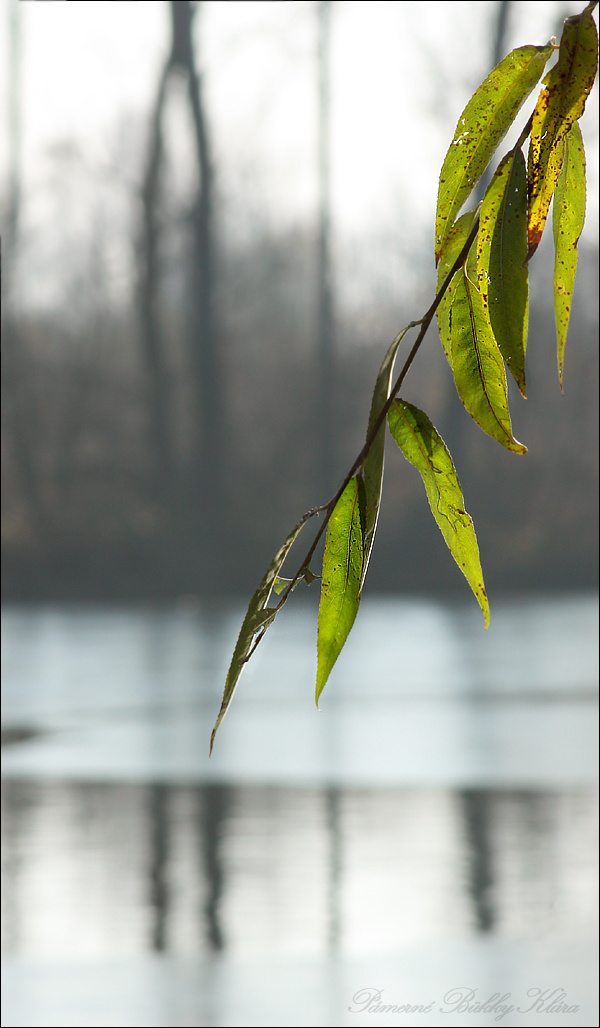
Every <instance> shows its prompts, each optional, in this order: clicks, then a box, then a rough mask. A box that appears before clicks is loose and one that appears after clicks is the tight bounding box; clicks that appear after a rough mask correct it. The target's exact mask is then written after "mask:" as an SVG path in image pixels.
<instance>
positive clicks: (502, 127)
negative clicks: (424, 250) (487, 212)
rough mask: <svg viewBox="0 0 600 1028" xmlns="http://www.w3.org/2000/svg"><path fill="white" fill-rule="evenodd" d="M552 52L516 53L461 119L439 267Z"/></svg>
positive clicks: (448, 169)
mask: <svg viewBox="0 0 600 1028" xmlns="http://www.w3.org/2000/svg"><path fill="white" fill-rule="evenodd" d="M551 53H552V48H551V47H550V46H543V47H538V46H523V47H519V48H518V49H517V50H513V51H512V53H510V54H508V56H507V57H505V58H504V60H502V61H501V62H500V64H498V65H497V66H496V67H495V68H494V70H493V71H492V72H490V74H489V75H488V77H487V78H486V80H485V82H483V83H482V84H481V85H480V86H479V89H478V90H477V91H476V92H475V93H474V94H473V96H472V97H471V99H470V100H469V102H468V104H467V106H466V107H465V109H464V111H463V113H462V115H461V117H460V118H459V121H458V125H457V126H456V131H455V133H454V139H453V140H452V143H451V144H450V149H449V150H448V153H447V154H446V157H445V159H444V163H443V165H442V170H441V173H440V183H439V189H438V201H437V212H436V218H435V259H436V264H437V262H438V261H439V259H440V256H441V253H442V250H443V249H444V245H445V242H446V237H447V235H448V233H449V232H450V230H451V228H452V224H453V222H454V219H455V218H456V215H457V214H458V212H459V211H460V209H461V207H462V205H463V203H464V202H465V200H466V199H467V197H468V196H469V194H470V192H471V190H472V189H473V187H474V186H475V185H476V184H477V182H478V181H479V179H480V178H481V175H482V174H483V172H484V171H485V169H486V167H487V166H488V164H489V162H490V160H491V158H492V157H493V155H494V152H495V150H496V148H497V147H498V146H499V144H500V143H501V142H502V140H503V139H504V137H505V135H506V133H507V131H508V129H509V128H510V126H511V125H512V123H513V121H514V119H515V117H516V116H517V114H518V112H519V110H520V109H521V107H522V105H523V103H524V102H525V100H526V99H527V97H528V96H529V94H530V93H531V91H532V89H533V88H534V86H535V85H536V83H537V82H538V81H539V79H540V77H541V75H542V72H543V70H544V66H545V64H546V61H547V60H548V58H549V57H550V55H551Z"/></svg>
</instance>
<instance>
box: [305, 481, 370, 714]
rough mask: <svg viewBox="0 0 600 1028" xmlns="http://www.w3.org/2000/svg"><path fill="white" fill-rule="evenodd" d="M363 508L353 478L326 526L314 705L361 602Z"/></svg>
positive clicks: (359, 486)
mask: <svg viewBox="0 0 600 1028" xmlns="http://www.w3.org/2000/svg"><path fill="white" fill-rule="evenodd" d="M364 506H365V487H364V483H363V480H362V477H361V476H360V475H355V476H354V478H351V479H350V481H349V482H348V485H347V486H346V488H345V489H344V492H343V493H342V495H341V496H340V498H339V500H338V502H337V503H336V505H335V507H334V509H333V513H332V515H331V518H330V519H329V525H328V526H327V540H326V542H325V554H324V556H323V578H322V584H321V603H320V605H319V621H318V631H317V686H316V692H315V699H316V702H317V706H318V704H319V696H320V695H321V693H322V692H323V689H324V687H325V683H326V682H327V679H328V678H329V675H330V673H331V669H332V667H333V665H334V664H335V662H336V660H337V659H338V657H339V655H340V652H341V650H342V647H343V645H344V643H345V642H346V639H347V638H348V633H349V631H350V629H351V628H352V625H353V624H354V619H355V617H356V614H357V611H358V605H359V603H360V586H361V578H362V568H363V557H364V513H365V512H364Z"/></svg>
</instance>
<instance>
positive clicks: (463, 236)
mask: <svg viewBox="0 0 600 1028" xmlns="http://www.w3.org/2000/svg"><path fill="white" fill-rule="evenodd" d="M475 214H476V211H474V210H472V211H467V212H466V214H463V215H461V217H460V218H459V219H458V221H456V222H455V223H454V225H453V226H452V228H451V229H450V231H449V233H448V235H447V237H446V241H445V243H444V249H443V250H442V254H441V257H440V263H439V264H438V276H437V288H438V290H439V289H441V286H442V283H443V282H444V281H445V279H446V276H447V275H448V273H449V271H450V269H451V268H452V265H453V264H454V262H455V260H456V258H457V257H458V255H459V253H460V251H461V250H462V248H463V246H464V245H465V243H466V241H467V237H468V235H469V232H470V231H471V226H472V224H473V218H474V217H475ZM461 289H462V275H461V273H460V272H457V273H456V275H455V276H454V278H453V279H452V282H451V283H450V285H449V286H448V289H447V290H446V292H445V293H444V295H443V297H442V299H441V301H440V303H439V306H438V309H437V311H436V317H437V323H438V330H439V333H440V340H441V343H442V346H443V348H444V353H445V354H446V359H447V361H448V364H449V365H450V367H452V339H451V335H450V311H451V310H452V304H453V303H454V300H455V297H456V293H457V291H459V290H461Z"/></svg>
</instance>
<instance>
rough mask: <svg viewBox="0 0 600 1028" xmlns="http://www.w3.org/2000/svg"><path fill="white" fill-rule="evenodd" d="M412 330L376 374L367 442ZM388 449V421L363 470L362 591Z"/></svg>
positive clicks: (395, 344) (397, 340) (398, 340)
mask: <svg viewBox="0 0 600 1028" xmlns="http://www.w3.org/2000/svg"><path fill="white" fill-rule="evenodd" d="M409 328H411V326H410V325H409V326H408V327H407V328H404V329H403V330H402V332H400V333H399V334H398V335H397V336H396V338H395V339H394V341H393V343H392V345H391V346H390V348H389V350H388V352H387V353H386V355H385V357H384V358H383V362H382V364H381V367H380V369H379V374H378V375H377V381H376V382H375V389H374V390H373V399H372V400H371V411H370V413H369V423H368V425H367V439H368V438H369V436H370V434H371V431H372V429H373V427H374V425H375V422H376V421H377V418H378V417H379V415H380V414H381V411H382V409H383V407H384V405H385V404H386V402H387V398H388V396H389V395H390V385H391V381H392V374H393V371H394V362H395V360H396V354H397V353H398V347H399V346H400V343H401V342H402V340H403V339H404V336H405V335H406V333H407V332H408V329H409ZM384 449H385V422H384V424H382V426H381V428H380V429H379V431H378V432H377V435H376V436H375V439H374V440H373V443H372V444H371V449H370V450H369V453H368V455H367V459H366V461H365V463H364V467H363V476H364V483H365V540H364V560H363V569H362V578H361V583H360V588H361V590H362V587H363V585H364V582H365V576H366V574H367V568H368V566H369V558H370V556H371V551H372V549H373V541H374V539H375V531H376V528H377V519H378V518H379V507H380V505H381V488H382V485H383V458H384Z"/></svg>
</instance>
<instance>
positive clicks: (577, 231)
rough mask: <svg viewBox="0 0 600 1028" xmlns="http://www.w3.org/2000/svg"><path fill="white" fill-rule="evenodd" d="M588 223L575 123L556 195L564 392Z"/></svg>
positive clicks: (559, 337)
mask: <svg viewBox="0 0 600 1028" xmlns="http://www.w3.org/2000/svg"><path fill="white" fill-rule="evenodd" d="M584 221H585V151H584V148H583V139H582V138H581V130H580V128H579V125H578V124H577V122H575V123H574V124H573V125H572V127H571V130H570V131H569V133H568V135H567V136H566V138H565V156H564V160H563V166H562V170H561V173H560V176H559V179H558V182H557V185H556V191H555V193H554V207H553V211H552V222H553V225H552V227H553V234H554V250H555V256H554V317H555V321H556V338H557V344H558V379H559V382H560V387H561V389H562V376H563V364H564V357H565V342H566V339H567V330H568V328H569V317H570V314H571V300H572V298H573V284H574V282H575V272H576V271H577V243H578V241H579V237H580V235H581V230H582V229H583V223H584Z"/></svg>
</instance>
